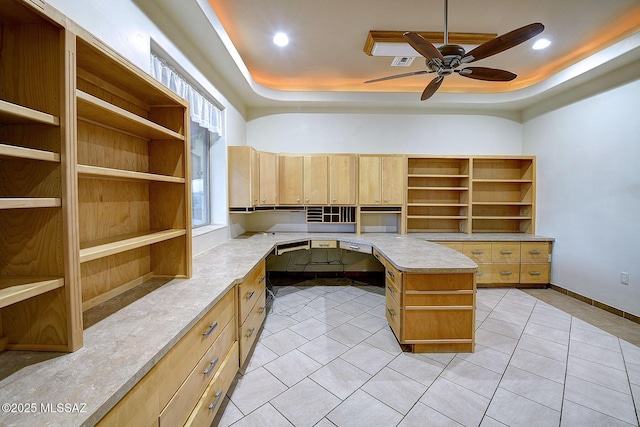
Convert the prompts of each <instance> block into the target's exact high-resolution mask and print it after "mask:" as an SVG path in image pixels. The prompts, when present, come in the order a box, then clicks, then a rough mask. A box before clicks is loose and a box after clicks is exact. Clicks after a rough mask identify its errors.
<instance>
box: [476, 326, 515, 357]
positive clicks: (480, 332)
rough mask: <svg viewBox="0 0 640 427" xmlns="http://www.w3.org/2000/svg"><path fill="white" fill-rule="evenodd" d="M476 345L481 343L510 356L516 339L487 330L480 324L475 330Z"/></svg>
mask: <svg viewBox="0 0 640 427" xmlns="http://www.w3.org/2000/svg"><path fill="white" fill-rule="evenodd" d="M476 345H483V346H485V347H488V348H492V349H494V350H497V351H499V352H501V353H504V354H507V355H509V356H511V354H513V351H514V350H515V349H516V345H518V340H517V339H516V338H511V337H508V336H506V335H502V334H499V333H497V332H493V331H489V330H487V329H484V328H483V327H482V326H481V327H480V328H478V329H477V330H476Z"/></svg>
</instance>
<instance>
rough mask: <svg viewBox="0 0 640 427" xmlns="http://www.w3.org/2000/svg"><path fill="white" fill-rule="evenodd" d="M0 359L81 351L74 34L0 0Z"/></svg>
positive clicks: (46, 12)
mask: <svg viewBox="0 0 640 427" xmlns="http://www.w3.org/2000/svg"><path fill="white" fill-rule="evenodd" d="M0 11H1V12H0V31H1V32H2V35H1V40H2V41H1V43H0V51H1V59H0V351H2V350H3V349H5V348H7V349H15V350H55V351H71V350H75V349H77V348H79V347H80V346H81V345H82V317H81V310H80V307H79V305H78V300H79V295H78V290H79V288H78V287H77V280H78V277H77V276H78V269H77V255H76V253H75V250H76V245H75V241H74V238H73V237H74V236H73V234H71V233H69V230H72V229H73V227H74V218H73V214H72V213H71V212H70V211H69V206H73V205H74V203H75V202H74V200H75V191H76V190H75V182H74V180H73V177H72V176H71V174H70V170H71V168H72V167H73V163H74V148H73V146H72V144H73V140H72V135H71V129H72V125H73V124H72V120H73V118H72V117H71V114H72V111H69V109H68V108H69V105H70V103H71V97H72V96H73V94H72V93H71V87H70V85H69V81H68V79H67V75H68V74H70V73H72V72H73V66H72V52H71V51H72V48H73V47H72V45H73V35H72V34H70V33H69V32H67V31H66V30H65V29H64V27H63V26H62V24H59V22H64V18H63V17H62V16H60V15H59V14H58V13H57V12H56V11H54V10H52V9H51V8H50V7H48V5H42V7H41V9H39V10H38V11H36V10H35V9H32V8H31V7H29V6H27V5H26V4H25V3H24V2H21V1H12V0H0Z"/></svg>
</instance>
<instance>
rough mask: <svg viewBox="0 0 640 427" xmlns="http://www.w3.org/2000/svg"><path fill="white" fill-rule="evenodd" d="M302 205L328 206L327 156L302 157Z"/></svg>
mask: <svg viewBox="0 0 640 427" xmlns="http://www.w3.org/2000/svg"><path fill="white" fill-rule="evenodd" d="M304 203H305V205H327V204H329V156H304Z"/></svg>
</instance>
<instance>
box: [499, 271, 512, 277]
mask: <svg viewBox="0 0 640 427" xmlns="http://www.w3.org/2000/svg"><path fill="white" fill-rule="evenodd" d="M500 274H502V275H503V276H509V275H511V274H513V273H512V272H510V271H501V272H500Z"/></svg>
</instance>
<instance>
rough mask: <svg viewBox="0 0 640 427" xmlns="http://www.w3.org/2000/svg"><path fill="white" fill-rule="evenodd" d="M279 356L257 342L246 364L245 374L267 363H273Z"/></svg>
mask: <svg viewBox="0 0 640 427" xmlns="http://www.w3.org/2000/svg"><path fill="white" fill-rule="evenodd" d="M277 357H278V355H277V354H276V353H274V352H273V351H271V350H269V347H267V346H265V345H264V344H262V343H261V342H257V343H256V345H255V347H254V348H253V354H251V357H250V358H249V359H248V361H247V362H245V367H244V372H243V373H245V374H246V373H249V372H251V371H253V370H254V369H256V368H259V367H261V366H262V365H264V364H265V363H269V362H271V361H272V360H273V359H275V358H277Z"/></svg>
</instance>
